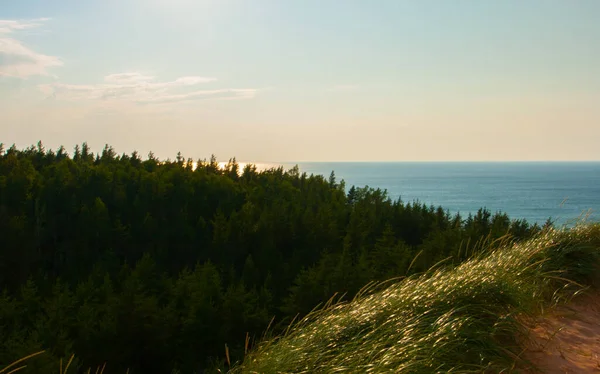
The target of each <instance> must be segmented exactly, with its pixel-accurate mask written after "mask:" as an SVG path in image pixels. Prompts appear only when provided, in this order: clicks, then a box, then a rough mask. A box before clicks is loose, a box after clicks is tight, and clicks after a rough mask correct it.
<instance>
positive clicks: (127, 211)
mask: <svg viewBox="0 0 600 374" xmlns="http://www.w3.org/2000/svg"><path fill="white" fill-rule="evenodd" d="M548 224H550V222H548ZM541 229H542V228H541V227H539V226H538V225H535V224H534V225H530V224H529V223H528V222H527V221H525V220H511V219H510V218H509V217H508V216H507V215H506V214H504V213H500V212H497V213H492V212H490V211H489V210H487V209H485V208H482V209H480V210H479V211H478V212H477V213H476V214H474V215H468V216H466V217H463V216H461V215H460V214H454V215H452V214H450V213H449V212H448V211H446V210H444V209H443V208H442V207H434V206H427V205H425V204H422V203H420V202H418V201H412V202H405V201H402V200H400V199H397V200H392V199H390V198H389V197H388V196H387V194H386V191H382V190H380V189H376V188H370V187H368V186H365V187H356V186H352V187H350V188H347V186H346V185H345V183H344V182H343V181H338V180H337V179H336V177H335V174H334V173H333V172H332V173H331V175H330V176H329V178H325V177H323V176H321V175H307V174H306V173H302V172H301V171H300V170H299V168H298V167H294V168H292V169H289V170H284V169H283V168H282V167H274V168H271V169H268V170H264V171H258V170H257V168H256V167H255V166H253V165H246V166H245V167H244V168H243V169H240V166H239V165H238V163H237V162H236V160H235V159H231V160H230V161H229V163H228V164H227V165H226V166H224V167H219V164H218V163H217V161H216V158H215V157H214V156H213V157H212V158H211V159H210V160H198V161H197V162H193V160H192V159H185V158H184V157H183V156H181V154H178V155H177V157H176V159H175V160H159V159H157V158H156V157H155V156H154V155H153V154H152V153H150V154H149V155H148V157H146V158H145V159H142V157H140V155H139V154H138V153H137V152H133V153H132V154H121V155H118V154H116V152H115V151H114V150H113V148H112V147H110V146H108V145H107V146H106V147H105V148H104V149H103V150H102V151H101V152H99V153H96V154H94V153H93V152H92V151H91V150H90V148H89V147H88V146H87V144H86V143H83V144H82V145H81V146H76V147H75V149H74V150H73V152H72V154H69V153H68V152H67V151H66V150H65V148H64V147H60V148H59V149H57V150H50V149H45V147H44V146H43V144H42V143H41V142H40V143H38V144H37V146H31V147H29V148H26V149H22V150H19V149H17V148H16V147H15V146H14V145H13V146H12V147H10V148H8V149H5V148H4V147H3V146H2V145H0V240H1V243H0V288H1V290H2V292H1V294H0V337H2V338H1V339H0V365H2V364H8V363H9V362H12V361H14V360H16V359H18V358H20V357H24V356H26V355H28V354H30V353H33V352H35V351H38V350H42V349H46V350H47V352H46V354H44V355H43V356H40V357H39V358H36V359H35V360H32V362H31V363H30V365H29V367H28V368H27V369H26V370H30V372H47V371H50V370H55V369H56V365H57V362H58V361H59V359H60V358H65V357H66V358H68V357H70V356H71V355H72V354H75V356H76V359H75V361H74V362H73V364H72V365H73V366H72V367H74V368H88V367H92V368H95V367H98V366H101V365H103V364H104V363H106V364H107V371H106V372H125V370H126V369H127V368H129V370H130V371H129V372H130V373H169V372H180V373H192V372H198V373H199V372H202V371H203V370H207V369H215V368H226V367H227V364H226V361H227V360H229V362H231V363H233V361H236V360H240V359H241V358H243V355H244V352H245V350H246V349H247V348H248V345H250V346H251V345H252V343H253V342H254V341H256V340H257V339H260V337H261V335H262V334H263V333H264V332H265V330H266V329H267V327H268V326H270V331H273V332H274V333H277V332H278V331H281V329H283V328H285V326H287V324H288V323H289V322H290V321H291V320H292V319H293V318H294V317H295V316H297V315H299V316H303V315H306V314H307V313H308V312H310V311H311V310H312V309H313V308H314V307H315V306H316V305H318V304H319V303H324V302H326V301H327V300H328V299H329V298H331V297H332V295H334V294H335V293H341V294H345V295H346V296H345V297H346V298H351V297H352V296H353V295H355V294H356V293H357V292H358V291H359V290H360V289H361V288H362V287H363V286H365V285H366V284H367V283H368V282H370V281H382V280H386V279H389V278H393V277H398V276H404V275H410V274H413V273H418V272H423V271H425V270H427V269H428V268H429V267H430V266H432V265H434V264H436V263H438V262H439V261H441V260H444V259H446V263H447V264H453V263H454V264H456V263H459V262H460V261H463V260H465V259H466V258H467V257H468V256H470V255H471V254H472V252H473V250H477V247H476V246H474V245H473V244H474V243H476V242H477V240H479V239H480V238H481V237H482V236H487V237H489V238H491V239H494V238H499V237H501V236H504V235H505V234H507V233H510V234H511V235H512V236H513V237H514V238H515V239H516V240H520V239H525V238H529V237H531V236H532V235H534V234H535V233H537V232H538V231H539V230H541ZM246 339H249V343H246ZM226 345H227V355H226V354H225V346H226ZM1 368H2V366H0V369H1Z"/></svg>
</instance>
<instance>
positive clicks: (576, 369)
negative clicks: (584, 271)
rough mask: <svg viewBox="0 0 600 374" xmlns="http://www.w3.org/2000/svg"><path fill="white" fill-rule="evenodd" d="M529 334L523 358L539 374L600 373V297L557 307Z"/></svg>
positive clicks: (576, 300) (589, 296) (582, 297)
mask: <svg viewBox="0 0 600 374" xmlns="http://www.w3.org/2000/svg"><path fill="white" fill-rule="evenodd" d="M531 332H532V336H531V338H532V341H531V343H530V344H529V345H528V350H527V351H526V352H525V353H524V358H525V359H526V360H529V361H531V362H532V363H533V364H534V365H535V366H537V367H538V368H539V369H540V371H541V372H542V373H550V374H554V373H600V293H595V294H594V295H583V296H579V297H577V298H574V299H573V300H572V301H571V302H570V303H569V304H568V305H564V306H560V307H557V308H556V309H554V310H552V311H551V312H549V313H548V314H547V315H545V316H544V317H543V318H541V319H540V320H538V321H537V322H536V324H535V325H534V326H532V329H531ZM529 372H531V373H532V372H534V371H529Z"/></svg>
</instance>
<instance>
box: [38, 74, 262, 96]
mask: <svg viewBox="0 0 600 374" xmlns="http://www.w3.org/2000/svg"><path fill="white" fill-rule="evenodd" d="M155 79H156V78H155V77H154V76H150V75H145V74H142V73H137V72H134V73H120V74H111V75H107V76H106V77H104V83H101V84H92V85H80V84H64V83H52V84H42V85H39V86H38V87H39V89H40V90H41V91H42V92H43V93H44V94H45V95H46V96H48V97H51V98H55V99H61V100H118V101H128V102H136V103H140V104H151V103H174V102H181V101H191V100H203V99H204V100H205V99H249V98H253V97H254V96H255V95H256V92H257V90H256V89H251V88H244V89H214V90H191V91H190V89H193V88H194V87H195V86H197V85H199V84H202V83H207V82H212V81H215V80H216V79H215V78H209V77H198V76H186V77H180V78H177V79H175V80H172V81H167V82H156V81H155Z"/></svg>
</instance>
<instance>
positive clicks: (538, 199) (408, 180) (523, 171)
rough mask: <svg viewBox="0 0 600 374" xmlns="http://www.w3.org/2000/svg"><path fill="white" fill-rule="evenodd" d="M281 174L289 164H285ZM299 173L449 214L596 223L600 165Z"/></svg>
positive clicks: (393, 166) (371, 166) (348, 167)
mask: <svg viewBox="0 0 600 374" xmlns="http://www.w3.org/2000/svg"><path fill="white" fill-rule="evenodd" d="M283 166H284V167H285V168H286V169H288V168H290V167H292V166H294V164H284V165H283ZM298 166H299V167H300V171H302V172H307V173H308V174H311V173H314V174H322V175H324V176H326V177H328V176H329V173H331V171H332V170H333V171H335V174H336V177H337V178H338V180H341V179H344V180H345V181H346V185H347V188H349V187H350V186H352V185H356V186H361V187H362V186H366V185H368V186H370V187H378V188H381V189H386V190H387V191H388V195H389V196H390V197H391V198H393V199H397V198H399V197H400V198H402V200H403V201H405V202H410V201H413V200H419V201H421V202H424V203H427V204H433V205H436V206H437V205H441V206H443V207H444V208H445V209H449V210H450V212H451V213H456V212H460V213H461V214H464V215H466V214H467V213H473V212H476V211H477V209H479V208H480V207H487V208H488V209H490V210H491V211H492V212H496V211H502V212H506V213H507V214H508V215H509V216H510V217H511V218H526V219H527V220H528V221H531V222H538V223H543V222H544V221H545V220H546V219H547V218H549V217H552V218H553V219H555V220H556V221H557V222H558V223H568V222H569V221H572V220H575V219H577V218H578V217H580V216H581V215H582V213H583V214H584V215H585V214H586V213H588V211H589V210H591V215H590V216H589V220H593V221H600V162H531V163H528V162H514V163H421V162H414V163H409V162H390V163H368V162H361V163H347V162H336V163H298Z"/></svg>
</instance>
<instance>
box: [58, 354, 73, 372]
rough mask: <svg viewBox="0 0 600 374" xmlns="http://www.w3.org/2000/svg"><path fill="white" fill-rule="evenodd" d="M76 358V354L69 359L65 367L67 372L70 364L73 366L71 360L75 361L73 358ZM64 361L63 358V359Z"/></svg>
mask: <svg viewBox="0 0 600 374" xmlns="http://www.w3.org/2000/svg"><path fill="white" fill-rule="evenodd" d="M74 358H75V354H72V355H71V358H70V359H69V362H68V363H67V366H66V367H65V373H66V372H67V370H69V366H71V362H73V359H74ZM61 362H62V360H61Z"/></svg>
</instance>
